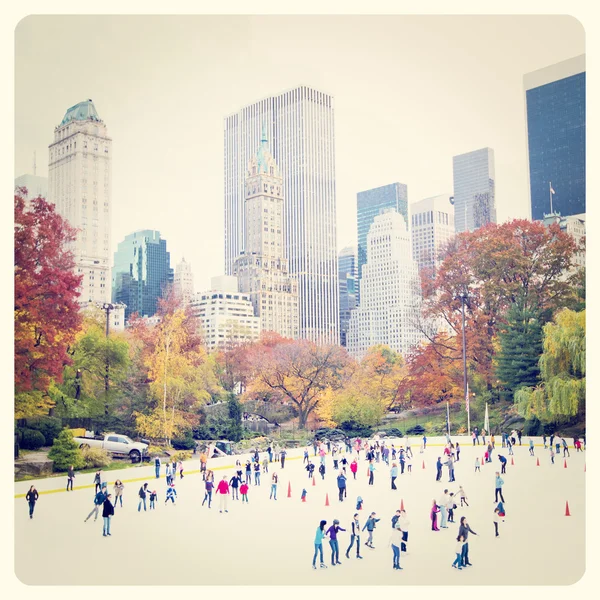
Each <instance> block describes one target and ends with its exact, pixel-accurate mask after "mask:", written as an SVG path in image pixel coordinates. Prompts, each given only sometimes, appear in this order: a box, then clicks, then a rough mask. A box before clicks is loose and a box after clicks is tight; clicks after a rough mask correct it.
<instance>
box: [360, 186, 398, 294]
mask: <svg viewBox="0 0 600 600" xmlns="http://www.w3.org/2000/svg"><path fill="white" fill-rule="evenodd" d="M386 208H393V209H395V210H396V212H398V213H400V214H401V215H402V216H403V217H404V223H405V224H406V226H407V227H408V225H407V224H408V188H407V187H406V184H404V183H390V184H389V185H382V186H381V187H378V188H373V189H372V190H366V191H364V192H358V194H357V195H356V223H357V234H358V235H357V239H358V283H359V285H358V290H357V293H358V296H359V298H360V280H361V278H362V268H363V265H364V264H365V263H366V262H367V235H368V233H369V229H370V228H371V225H373V222H374V221H375V217H376V216H377V215H379V214H380V213H381V212H382V211H383V209H386Z"/></svg>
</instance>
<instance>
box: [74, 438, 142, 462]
mask: <svg viewBox="0 0 600 600" xmlns="http://www.w3.org/2000/svg"><path fill="white" fill-rule="evenodd" d="M73 439H74V440H75V442H76V443H77V444H79V447H80V448H81V449H84V448H103V449H104V450H106V451H107V452H110V453H111V454H113V455H116V456H128V457H129V458H130V459H131V462H133V463H136V462H140V461H141V460H148V458H149V456H148V444H144V443H142V442H134V441H133V440H132V439H131V438H130V437H128V436H126V435H121V434H119V433H107V434H106V435H104V436H102V435H91V436H90V435H87V432H86V436H84V437H75V438H73Z"/></svg>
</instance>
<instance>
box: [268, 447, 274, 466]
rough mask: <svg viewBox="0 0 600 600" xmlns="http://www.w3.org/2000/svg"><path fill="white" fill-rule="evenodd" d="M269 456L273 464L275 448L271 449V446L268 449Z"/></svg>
mask: <svg viewBox="0 0 600 600" xmlns="http://www.w3.org/2000/svg"><path fill="white" fill-rule="evenodd" d="M267 454H268V455H269V462H270V463H272V462H273V448H271V446H269V447H268V448H267Z"/></svg>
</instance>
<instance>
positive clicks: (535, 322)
mask: <svg viewBox="0 0 600 600" xmlns="http://www.w3.org/2000/svg"><path fill="white" fill-rule="evenodd" d="M498 338H499V344H500V350H499V352H498V354H497V355H496V377H498V379H499V381H500V382H501V383H502V385H503V386H504V387H505V388H506V390H508V392H509V394H510V397H511V399H512V397H513V394H514V392H515V391H516V390H517V389H519V388H521V387H534V386H536V385H537V384H538V383H539V378H540V366H539V360H540V356H541V354H542V325H541V323H540V315H539V313H537V312H536V311H535V310H533V309H529V308H523V307H522V305H520V303H514V304H512V305H511V307H510V308H509V309H508V311H507V313H506V324H505V325H504V326H503V328H502V329H501V330H500V333H499V335H498Z"/></svg>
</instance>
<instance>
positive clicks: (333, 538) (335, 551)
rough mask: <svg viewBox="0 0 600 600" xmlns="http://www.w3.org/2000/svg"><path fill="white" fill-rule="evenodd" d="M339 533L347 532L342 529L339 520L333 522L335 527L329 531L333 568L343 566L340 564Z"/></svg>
mask: <svg viewBox="0 0 600 600" xmlns="http://www.w3.org/2000/svg"><path fill="white" fill-rule="evenodd" d="M339 531H346V530H345V529H342V528H341V527H340V522H339V521H338V520H337V519H334V520H333V525H332V526H331V527H330V528H329V529H328V530H327V533H328V534H329V546H330V547H331V564H332V566H334V567H335V566H336V565H341V564H342V563H341V562H340V544H339V542H338V539H337V534H338V532H339Z"/></svg>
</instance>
